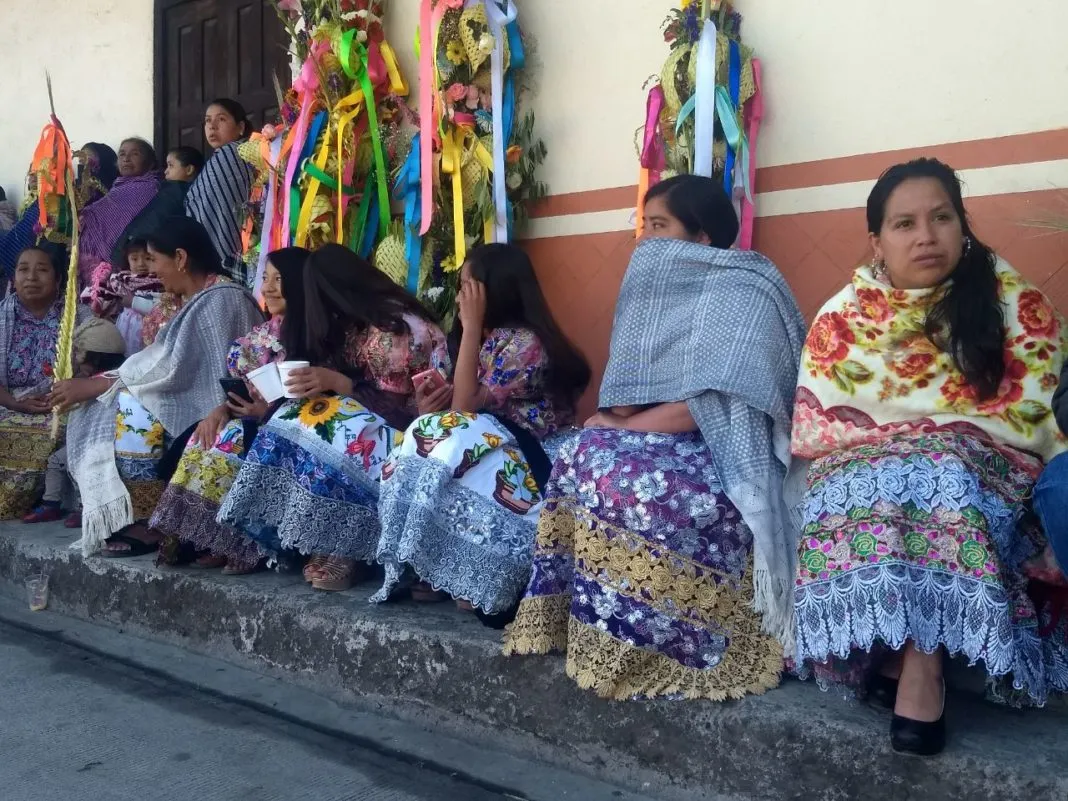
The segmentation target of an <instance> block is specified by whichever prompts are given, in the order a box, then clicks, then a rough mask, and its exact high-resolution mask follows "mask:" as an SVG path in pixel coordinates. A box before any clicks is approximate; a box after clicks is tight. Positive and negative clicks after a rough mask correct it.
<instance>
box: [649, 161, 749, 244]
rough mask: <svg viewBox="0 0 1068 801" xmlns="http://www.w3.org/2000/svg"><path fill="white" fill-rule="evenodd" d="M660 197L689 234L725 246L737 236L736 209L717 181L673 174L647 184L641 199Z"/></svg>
mask: <svg viewBox="0 0 1068 801" xmlns="http://www.w3.org/2000/svg"><path fill="white" fill-rule="evenodd" d="M658 197H663V198H664V203H665V205H667V207H668V211H669V212H671V216H672V217H674V218H675V219H676V220H678V221H679V222H680V223H682V227H683V228H685V229H686V233H688V234H689V235H690V236H699V235H700V234H704V235H705V236H707V237H708V243H709V245H711V246H712V247H714V248H720V249H721V250H726V249H727V248H729V247H730V246H731V245H733V244H734V241H735V240H736V239H737V238H738V228H739V226H738V213H737V212H736V211H735V210H734V204H733V203H731V199H730V198H729V197H727V193H726V192H724V191H723V185H722V184H721V183H720V182H719V181H714V180H713V179H711V178H706V177H704V176H703V175H676V176H675V177H674V178H668V179H667V180H666V181H661V182H660V183H658V184H656V185H655V186H653V187H651V188H650V189H649V191H648V192H646V193H645V202H646V203H648V202H649V201H650V200H653V199H654V198H658Z"/></svg>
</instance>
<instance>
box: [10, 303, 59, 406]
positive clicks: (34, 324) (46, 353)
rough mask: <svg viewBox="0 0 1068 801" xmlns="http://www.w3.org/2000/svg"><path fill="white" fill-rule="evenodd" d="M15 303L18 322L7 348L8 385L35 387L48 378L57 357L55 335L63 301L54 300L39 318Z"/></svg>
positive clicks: (12, 388) (57, 331) (13, 387)
mask: <svg viewBox="0 0 1068 801" xmlns="http://www.w3.org/2000/svg"><path fill="white" fill-rule="evenodd" d="M14 303H15V325H14V328H13V329H12V331H11V341H10V342H9V343H8V349H7V389H8V390H16V389H27V388H29V387H35V386H37V385H38V384H40V383H42V382H43V381H45V380H46V379H47V378H49V375H50V373H51V370H52V363H53V362H54V361H55V359H56V339H57V338H58V336H59V321H60V318H61V317H62V316H63V301H62V299H60V300H57V301H56V302H55V303H54V304H52V308H51V309H49V310H48V314H46V315H45V316H44V317H43V318H42V319H40V320H38V319H37V318H36V317H34V316H33V314H31V313H30V311H29V310H28V309H27V308H26V307H25V306H23V305H22V303H21V302H20V301H19V300H18V298H15V299H14Z"/></svg>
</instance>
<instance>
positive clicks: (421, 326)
mask: <svg viewBox="0 0 1068 801" xmlns="http://www.w3.org/2000/svg"><path fill="white" fill-rule="evenodd" d="M304 329H305V330H304V332H303V333H304V342H303V345H304V349H303V354H304V358H305V359H306V360H307V361H308V362H310V363H311V366H309V367H303V368H299V369H294V370H293V371H292V372H291V373H289V381H288V383H287V384H286V388H287V392H288V396H289V397H290V398H292V400H289V401H288V402H286V403H285V404H284V405H283V406H282V407H281V408H280V409H279V410H278V411H277V412H276V413H275V414H274V415H272V417H271V419H270V420H269V421H268V422H267V423H266V424H265V425H264V426H263V427H261V428H260V431H259V433H258V434H257V435H256V439H255V440H254V441H253V442H252V444H251V446H250V447H249V452H248V454H247V456H246V458H245V462H244V464H243V465H242V466H241V471H240V472H239V473H238V475H237V478H236V479H235V480H234V484H233V486H232V487H231V489H230V491H229V493H227V495H226V497H225V499H224V500H223V503H222V508H221V510H220V512H219V522H220V523H223V524H225V525H227V526H232V527H233V528H236V529H239V530H243V531H247V532H250V533H252V534H253V538H254V539H255V540H256V541H257V543H258V545H259V546H260V548H261V549H262V551H261V552H262V554H263V555H264V556H267V557H269V558H271V557H275V556H277V554H278V553H279V552H280V551H281V550H289V549H292V550H296V551H300V552H301V553H303V554H311V555H312V559H311V560H310V561H309V563H308V565H307V567H306V568H305V572H304V576H305V578H306V579H307V580H308V582H309V583H311V585H312V586H313V587H314V588H316V589H320V590H329V591H340V590H346V589H348V588H349V587H350V586H352V583H353V580H354V578H355V574H356V568H357V564H358V563H359V562H370V561H371V560H372V559H373V558H374V546H375V544H376V543H377V542H378V481H379V479H380V477H381V474H382V465H383V464H384V463H385V461H386V457H387V456H388V455H389V452H390V451H391V450H392V449H393V448H394V447H395V445H396V444H397V442H398V441H399V439H400V432H401V431H403V430H404V428H406V427H407V425H408V424H409V423H410V422H411V421H412V418H414V417H415V411H416V409H415V398H414V392H415V388H414V385H413V384H412V377H413V376H415V375H417V374H419V373H422V372H424V371H426V370H429V369H432V368H433V369H441V370H448V368H449V355H448V351H447V350H446V347H445V335H444V334H443V333H442V332H441V329H440V328H439V327H438V325H437V324H436V323H435V322H434V321H433V318H432V317H431V315H430V313H429V312H428V311H427V310H426V309H425V308H424V307H423V305H422V304H421V303H420V302H419V301H418V300H417V299H416V298H415V297H414V296H413V295H410V294H409V293H408V292H406V291H404V290H403V289H402V288H400V287H398V286H397V285H396V284H394V283H393V281H391V280H390V279H389V278H388V277H387V276H386V275H384V274H383V273H381V272H379V271H378V270H376V269H375V268H374V267H372V266H371V265H370V264H369V263H368V262H366V261H364V260H363V259H361V258H360V257H359V256H357V255H356V254H355V253H353V252H352V251H351V250H348V249H347V248H345V247H342V246H341V245H326V246H324V247H322V248H320V249H319V250H317V251H315V252H314V253H313V254H312V255H311V257H309V259H308V263H307V266H306V267H305V268H304ZM397 429H400V431H398V430H397Z"/></svg>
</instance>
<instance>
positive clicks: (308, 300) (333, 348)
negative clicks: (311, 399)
mask: <svg viewBox="0 0 1068 801" xmlns="http://www.w3.org/2000/svg"><path fill="white" fill-rule="evenodd" d="M286 305H287V307H288V305H289V303H288V301H287V302H286ZM304 310H305V311H304V328H305V339H304V342H305V346H306V348H307V350H306V358H307V359H308V360H310V361H312V362H314V363H317V364H321V363H323V362H329V361H332V360H334V359H336V357H337V356H338V355H339V353H340V350H341V348H342V346H343V345H344V339H345V335H346V333H347V331H348V330H349V329H351V328H352V327H353V326H355V327H356V328H357V330H364V329H366V328H368V327H369V326H374V327H375V328H379V329H381V330H383V331H390V332H392V333H394V334H406V333H408V326H407V324H406V323H405V322H404V320H403V319H402V318H401V316H402V315H404V314H411V315H414V316H416V317H421V318H422V319H424V320H426V321H427V322H431V323H434V324H437V321H436V320H435V319H434V316H433V315H432V314H431V313H430V311H429V310H428V309H427V308H426V307H425V306H424V305H423V304H422V303H420V302H419V301H418V300H417V299H416V298H415V296H414V295H412V294H410V293H409V292H407V291H406V290H404V289H402V288H401V287H399V286H397V284H395V283H393V281H392V280H390V278H389V277H388V276H387V275H386V274H385V273H383V272H381V271H380V270H378V269H376V268H375V267H373V266H372V265H371V264H370V263H369V262H367V261H366V260H365V259H362V258H360V257H359V256H357V255H356V254H355V253H353V252H352V251H351V250H349V249H348V248H346V247H344V246H342V245H333V244H331V245H323V247H321V248H319V249H318V250H316V251H315V252H314V253H312V254H311V256H309V257H308V261H307V265H306V266H305V268H304Z"/></svg>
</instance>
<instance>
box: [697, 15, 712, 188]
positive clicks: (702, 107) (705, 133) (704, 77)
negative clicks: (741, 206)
mask: <svg viewBox="0 0 1068 801" xmlns="http://www.w3.org/2000/svg"><path fill="white" fill-rule="evenodd" d="M717 40H718V37H717V35H716V25H715V23H714V22H713V21H712V18H711V17H709V18H708V19H706V20H705V23H704V27H703V28H702V29H701V39H700V41H699V43H698V45H697V87H696V91H695V92H694V96H695V101H694V103H695V106H694V108H695V110H694V116H695V120H694V122H695V133H694V157H693V171H694V173H695V174H696V175H703V176H705V177H706V178H711V177H712V156H713V145H714V142H715V139H714V136H715V130H716V46H717V44H718V41H717Z"/></svg>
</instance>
